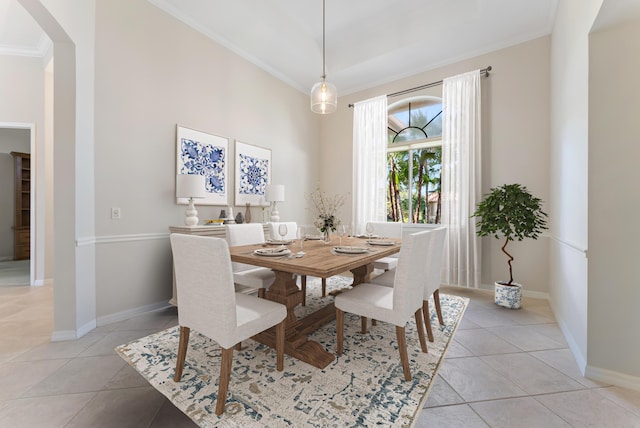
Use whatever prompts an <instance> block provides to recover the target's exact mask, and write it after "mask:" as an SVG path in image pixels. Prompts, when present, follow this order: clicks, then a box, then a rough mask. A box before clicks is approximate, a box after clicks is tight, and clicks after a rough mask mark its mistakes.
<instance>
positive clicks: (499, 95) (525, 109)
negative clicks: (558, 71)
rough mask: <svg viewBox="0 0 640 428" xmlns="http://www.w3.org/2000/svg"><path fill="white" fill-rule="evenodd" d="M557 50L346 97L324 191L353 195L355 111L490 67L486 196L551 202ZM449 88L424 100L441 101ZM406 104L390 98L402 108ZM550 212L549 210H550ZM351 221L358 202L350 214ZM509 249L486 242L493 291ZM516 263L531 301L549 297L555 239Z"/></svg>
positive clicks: (463, 64)
mask: <svg viewBox="0 0 640 428" xmlns="http://www.w3.org/2000/svg"><path fill="white" fill-rule="evenodd" d="M549 49H550V38H549V37H543V38H539V39H536V40H533V41H530V42H527V43H522V44H519V45H516V46H513V47H510V48H506V49H501V50H498V51H495V52H491V53H489V54H485V55H481V56H478V57H475V58H471V59H468V60H465V61H460V62H457V63H455V64H451V65H447V66H444V67H441V68H438V69H434V70H431V71H428V72H424V73H420V74H417V75H415V76H412V77H408V78H405V79H402V80H398V81H395V82H392V83H389V84H386V85H382V86H379V87H376V88H372V89H370V90H366V91H362V92H358V93H355V94H350V95H346V96H341V97H340V99H339V105H338V111H337V112H336V113H334V114H332V115H330V116H327V117H323V118H322V121H323V126H322V147H323V149H322V151H321V156H322V164H323V165H326V166H327V167H326V168H323V170H322V179H321V185H322V187H323V189H324V190H326V191H334V192H337V191H340V192H342V193H347V192H351V185H352V180H351V162H352V135H353V110H352V109H350V108H349V107H348V104H349V103H353V102H357V101H362V100H365V99H368V98H371V97H374V96H378V95H382V94H388V93H392V92H396V91H400V90H403V89H407V88H411V87H415V86H419V85H422V84H425V83H430V82H434V81H438V80H442V79H443V78H446V77H449V76H454V75H456V74H460V73H464V72H467V71H471V70H475V69H482V68H485V67H487V66H489V65H491V66H492V67H493V71H492V72H491V75H490V76H489V77H488V78H484V77H483V78H482V139H483V143H482V144H483V148H482V157H483V161H482V170H483V173H482V188H483V191H484V192H488V191H489V189H490V188H491V187H495V186H499V185H501V184H505V183H515V182H517V183H521V184H524V185H526V186H527V187H528V188H529V190H531V191H532V192H533V193H534V194H535V195H536V196H537V197H539V198H541V199H542V200H544V201H548V200H549ZM441 93H442V87H441V86H438V87H436V88H431V89H428V90H426V91H422V92H419V93H418V92H414V93H411V94H408V95H407V97H412V96H415V95H417V94H428V95H435V96H441ZM400 99H401V97H397V98H390V99H389V102H396V101H398V100H400ZM545 209H547V205H546V204H545ZM342 215H343V216H344V218H351V201H350V200H349V201H348V204H347V205H346V206H345V207H344V210H343V214H342ZM501 245H502V242H498V241H497V240H496V239H495V238H483V239H482V251H483V254H482V259H483V263H482V282H483V284H484V285H485V286H486V287H492V286H493V282H494V281H496V280H500V279H504V278H505V276H506V275H508V265H507V260H506V257H505V256H504V254H502V253H501V252H500V246H501ZM508 248H509V249H510V250H511V251H512V253H513V255H514V257H515V259H516V260H515V262H514V279H515V280H516V281H518V282H520V283H522V284H524V285H525V290H526V292H528V293H534V294H535V293H537V295H542V296H544V295H546V293H547V291H548V256H547V254H548V239H547V237H546V236H542V237H541V238H540V239H538V240H537V241H533V240H527V241H522V242H513V243H510V244H509V247H508Z"/></svg>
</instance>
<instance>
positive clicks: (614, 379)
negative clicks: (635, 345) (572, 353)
mask: <svg viewBox="0 0 640 428" xmlns="http://www.w3.org/2000/svg"><path fill="white" fill-rule="evenodd" d="M585 377H587V378H589V379H591V380H596V381H598V382H603V383H606V384H610V385H616V386H621V387H623V388H628V389H633V390H635V391H640V377H637V376H631V375H628V374H625V373H620V372H615V371H613V370H608V369H602V368H599V367H593V366H589V365H588V366H587V368H586V370H585Z"/></svg>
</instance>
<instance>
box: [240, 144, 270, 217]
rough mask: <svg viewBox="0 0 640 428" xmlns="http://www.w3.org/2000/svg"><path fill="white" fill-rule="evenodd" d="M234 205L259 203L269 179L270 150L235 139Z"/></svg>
mask: <svg viewBox="0 0 640 428" xmlns="http://www.w3.org/2000/svg"><path fill="white" fill-rule="evenodd" d="M235 167H236V175H235V179H236V186H235V187H236V206H242V205H246V204H247V203H250V204H251V205H259V204H260V203H261V199H262V201H264V188H265V186H266V185H267V184H269V183H270V181H271V150H269V149H265V148H262V147H257V146H252V145H251V144H246V143H243V142H240V141H238V140H236V164H235Z"/></svg>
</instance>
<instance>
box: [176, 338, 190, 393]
mask: <svg viewBox="0 0 640 428" xmlns="http://www.w3.org/2000/svg"><path fill="white" fill-rule="evenodd" d="M190 332H191V329H189V327H183V326H180V342H179V343H178V361H177V362H176V372H175V374H174V375H173V380H174V381H176V382H180V378H182V369H184V360H185V358H186V357H187V347H188V346H189V333H190Z"/></svg>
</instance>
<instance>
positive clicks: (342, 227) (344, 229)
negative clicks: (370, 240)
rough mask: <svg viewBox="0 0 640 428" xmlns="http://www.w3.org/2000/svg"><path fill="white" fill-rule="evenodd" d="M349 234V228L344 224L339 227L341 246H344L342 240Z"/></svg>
mask: <svg viewBox="0 0 640 428" xmlns="http://www.w3.org/2000/svg"><path fill="white" fill-rule="evenodd" d="M346 234H347V227H346V226H345V225H344V224H341V225H340V226H338V236H339V237H340V245H342V238H343V237H344V236H345V235H346Z"/></svg>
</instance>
